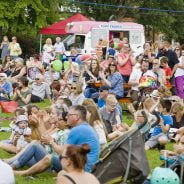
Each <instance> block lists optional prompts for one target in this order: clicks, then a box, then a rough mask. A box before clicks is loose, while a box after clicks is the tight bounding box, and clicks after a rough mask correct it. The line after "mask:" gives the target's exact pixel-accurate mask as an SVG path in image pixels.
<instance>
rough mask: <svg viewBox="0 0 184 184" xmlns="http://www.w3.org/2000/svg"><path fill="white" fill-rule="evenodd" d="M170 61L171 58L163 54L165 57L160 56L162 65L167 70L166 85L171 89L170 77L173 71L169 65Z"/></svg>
mask: <svg viewBox="0 0 184 184" xmlns="http://www.w3.org/2000/svg"><path fill="white" fill-rule="evenodd" d="M168 62H169V60H168V58H167V57H165V56H163V57H161V58H160V66H161V68H163V69H164V71H165V77H166V83H165V85H166V87H167V88H168V89H170V88H171V83H170V78H171V74H172V71H171V68H170V67H169V65H168Z"/></svg>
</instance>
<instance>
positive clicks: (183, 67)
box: [171, 45, 184, 99]
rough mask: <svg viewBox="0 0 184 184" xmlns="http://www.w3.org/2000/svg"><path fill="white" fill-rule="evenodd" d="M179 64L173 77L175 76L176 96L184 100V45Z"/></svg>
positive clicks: (174, 70) (173, 72)
mask: <svg viewBox="0 0 184 184" xmlns="http://www.w3.org/2000/svg"><path fill="white" fill-rule="evenodd" d="M181 48H182V50H181V57H180V58H179V63H178V64H177V65H175V67H174V69H173V71H172V74H171V75H172V76H173V75H174V78H175V79H174V80H175V90H176V95H177V96H179V97H180V98H182V99H184V45H182V47H181Z"/></svg>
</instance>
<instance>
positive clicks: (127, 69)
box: [117, 44, 135, 83]
mask: <svg viewBox="0 0 184 184" xmlns="http://www.w3.org/2000/svg"><path fill="white" fill-rule="evenodd" d="M117 60H118V71H119V73H120V74H121V75H122V77H123V80H124V81H125V83H127V82H128V81H129V77H130V74H131V72H132V67H133V65H134V64H135V59H134V57H133V53H132V51H131V49H130V45H129V44H124V45H123V48H122V49H121V53H120V54H119V55H118V59H117Z"/></svg>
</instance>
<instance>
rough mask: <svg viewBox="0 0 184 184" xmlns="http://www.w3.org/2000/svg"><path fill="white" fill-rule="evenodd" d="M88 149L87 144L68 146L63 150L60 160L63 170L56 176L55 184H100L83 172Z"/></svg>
mask: <svg viewBox="0 0 184 184" xmlns="http://www.w3.org/2000/svg"><path fill="white" fill-rule="evenodd" d="M89 152H90V147H89V145H87V144H82V145H81V146H74V145H69V146H67V147H66V148H65V149H64V150H63V153H62V155H61V156H60V158H61V165H62V167H63V170H62V171H61V172H60V173H59V174H58V176H57V182H56V183H57V184H69V183H71V184H77V183H80V184H86V183H92V184H100V183H99V181H98V180H97V178H96V177H95V176H94V175H92V174H90V173H87V172H85V165H86V163H87V154H88V153H89Z"/></svg>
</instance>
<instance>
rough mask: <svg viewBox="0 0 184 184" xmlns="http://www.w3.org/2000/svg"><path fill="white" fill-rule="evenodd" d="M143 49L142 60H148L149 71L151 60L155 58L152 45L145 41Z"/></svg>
mask: <svg viewBox="0 0 184 184" xmlns="http://www.w3.org/2000/svg"><path fill="white" fill-rule="evenodd" d="M143 48H144V53H143V58H146V59H148V60H149V69H151V68H152V62H153V59H154V58H155V54H154V53H153V51H152V45H151V43H150V42H148V41H147V42H146V43H145V44H144V46H143Z"/></svg>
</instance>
